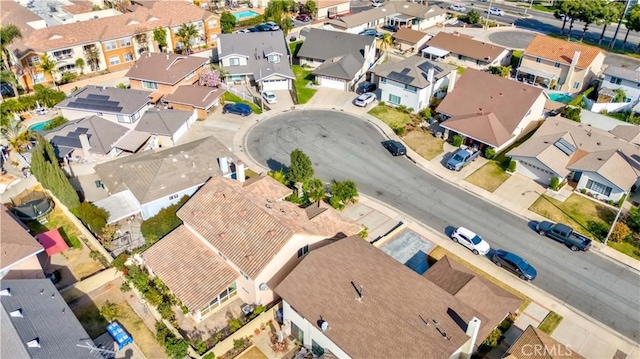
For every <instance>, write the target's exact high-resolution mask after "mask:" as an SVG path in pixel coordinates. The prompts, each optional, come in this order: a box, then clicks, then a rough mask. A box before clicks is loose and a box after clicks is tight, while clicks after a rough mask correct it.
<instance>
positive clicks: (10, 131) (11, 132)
mask: <svg viewBox="0 0 640 359" xmlns="http://www.w3.org/2000/svg"><path fill="white" fill-rule="evenodd" d="M1 132H2V137H4V138H5V139H6V140H7V142H9V145H10V146H11V148H12V149H13V150H15V151H16V152H21V149H22V148H24V146H25V145H26V144H27V143H28V142H29V140H30V136H29V130H25V129H24V127H23V126H22V121H18V120H16V119H15V118H11V119H9V123H8V124H7V125H6V126H3V127H2V131H1Z"/></svg>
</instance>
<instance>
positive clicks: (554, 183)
mask: <svg viewBox="0 0 640 359" xmlns="http://www.w3.org/2000/svg"><path fill="white" fill-rule="evenodd" d="M559 185H560V179H559V178H558V177H552V178H551V183H550V184H549V187H551V189H552V190H554V191H555V190H557V189H558V186H559Z"/></svg>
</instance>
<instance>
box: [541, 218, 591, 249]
mask: <svg viewBox="0 0 640 359" xmlns="http://www.w3.org/2000/svg"><path fill="white" fill-rule="evenodd" d="M536 230H537V231H538V234H539V235H541V236H547V237H549V238H552V239H555V240H556V241H558V242H562V243H564V244H565V245H567V246H568V247H569V248H571V250H572V251H574V252H577V251H585V252H586V251H588V250H589V248H591V239H590V238H587V237H586V236H585V235H583V234H580V233H578V232H575V231H574V230H573V228H571V227H569V226H567V225H566V224H562V223H555V224H554V223H551V222H547V221H542V222H540V223H538V224H537V225H536Z"/></svg>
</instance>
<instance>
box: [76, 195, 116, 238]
mask: <svg viewBox="0 0 640 359" xmlns="http://www.w3.org/2000/svg"><path fill="white" fill-rule="evenodd" d="M73 214H74V215H75V216H76V217H78V218H80V220H81V221H82V223H84V224H85V225H86V226H87V227H88V228H89V229H90V230H91V231H92V232H93V233H96V234H103V233H102V230H103V229H104V228H105V226H106V225H107V220H108V219H109V212H107V211H106V210H104V209H102V208H100V207H98V206H96V205H95V204H93V203H90V202H82V203H80V205H79V206H78V207H76V208H75V209H74V210H73Z"/></svg>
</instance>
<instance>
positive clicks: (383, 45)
mask: <svg viewBox="0 0 640 359" xmlns="http://www.w3.org/2000/svg"><path fill="white" fill-rule="evenodd" d="M391 45H393V36H391V34H390V33H388V32H385V33H384V34H383V35H382V37H381V38H380V47H379V48H380V52H383V51H385V50H387V48H388V47H390V46H391Z"/></svg>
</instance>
